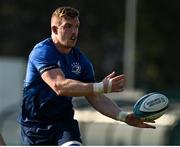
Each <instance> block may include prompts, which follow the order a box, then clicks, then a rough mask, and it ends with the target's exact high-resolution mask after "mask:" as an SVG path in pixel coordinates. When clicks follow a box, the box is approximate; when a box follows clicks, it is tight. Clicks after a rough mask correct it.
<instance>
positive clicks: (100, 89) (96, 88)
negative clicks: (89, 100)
mask: <svg viewBox="0 0 180 147" xmlns="http://www.w3.org/2000/svg"><path fill="white" fill-rule="evenodd" d="M93 92H94V93H95V94H97V93H104V83H103V82H99V83H94V84H93Z"/></svg>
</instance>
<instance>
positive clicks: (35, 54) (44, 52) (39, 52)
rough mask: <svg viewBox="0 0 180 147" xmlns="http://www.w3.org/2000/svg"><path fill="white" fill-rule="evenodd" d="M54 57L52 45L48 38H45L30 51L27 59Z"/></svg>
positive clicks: (54, 52)
mask: <svg viewBox="0 0 180 147" xmlns="http://www.w3.org/2000/svg"><path fill="white" fill-rule="evenodd" d="M55 55H56V50H55V49H54V44H53V43H52V41H51V39H50V38H47V39H45V40H43V41H41V42H39V43H37V44H36V45H35V46H34V48H33V50H32V51H31V53H30V55H29V57H30V58H40V57H45V58H46V57H48V58H50V57H51V56H52V57H53V56H55Z"/></svg>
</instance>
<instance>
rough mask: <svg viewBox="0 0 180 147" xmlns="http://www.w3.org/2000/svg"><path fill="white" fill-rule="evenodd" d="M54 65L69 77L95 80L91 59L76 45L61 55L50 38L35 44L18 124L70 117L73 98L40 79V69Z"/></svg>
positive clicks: (67, 119) (42, 70) (48, 68)
mask: <svg viewBox="0 0 180 147" xmlns="http://www.w3.org/2000/svg"><path fill="white" fill-rule="evenodd" d="M54 68H60V69H61V70H62V71H63V73H64V75H65V77H66V78H69V79H75V80H79V81H82V82H94V81H95V78H94V70H93V67H92V64H91V62H90V61H89V60H88V59H87V57H86V56H85V55H84V54H83V53H82V52H81V51H80V50H79V49H78V48H75V47H74V48H72V50H71V51H70V53H69V54H62V53H60V52H58V50H57V49H56V47H55V45H54V44H53V42H52V39H51V38H48V39H46V40H44V41H42V42H40V43H38V44H37V45H36V46H35V47H34V48H33V50H32V51H31V53H30V55H29V59H28V64H27V71H26V77H25V80H24V91H23V102H22V112H21V115H20V118H19V121H20V123H21V124H23V125H27V126H28V125H32V124H44V123H47V124H52V123H56V122H61V121H69V120H73V116H74V110H73V105H72V97H69V96H58V95H57V94H56V93H55V92H54V91H53V90H52V89H51V88H50V87H49V86H48V85H47V84H46V83H45V82H44V81H43V80H42V78H41V74H42V73H43V72H45V71H47V70H51V69H54Z"/></svg>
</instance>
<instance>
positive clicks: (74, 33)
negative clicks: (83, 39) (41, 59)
mask: <svg viewBox="0 0 180 147" xmlns="http://www.w3.org/2000/svg"><path fill="white" fill-rule="evenodd" d="M79 25H80V22H79V19H78V18H73V19H65V18H62V20H61V24H60V25H59V26H58V34H57V37H58V40H59V43H60V44H61V45H62V46H63V47H64V48H72V47H74V46H75V44H76V42H77V37H78V32H79Z"/></svg>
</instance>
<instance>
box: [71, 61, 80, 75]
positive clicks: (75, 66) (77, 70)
mask: <svg viewBox="0 0 180 147" xmlns="http://www.w3.org/2000/svg"><path fill="white" fill-rule="evenodd" d="M71 67H72V68H71V71H72V72H73V73H75V74H76V75H78V74H80V73H81V66H80V64H79V63H77V62H75V63H72V64H71Z"/></svg>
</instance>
